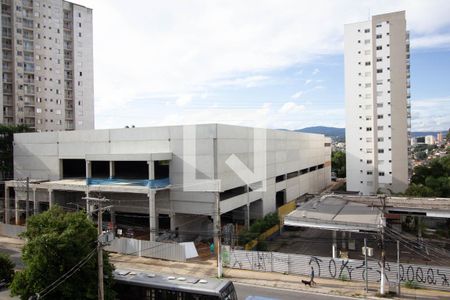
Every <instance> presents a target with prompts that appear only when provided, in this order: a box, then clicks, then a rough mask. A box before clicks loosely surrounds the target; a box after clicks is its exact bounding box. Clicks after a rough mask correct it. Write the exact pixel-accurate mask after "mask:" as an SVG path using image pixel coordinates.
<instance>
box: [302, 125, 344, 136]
mask: <svg viewBox="0 0 450 300" xmlns="http://www.w3.org/2000/svg"><path fill="white" fill-rule="evenodd" d="M294 131H297V132H307V133H320V134H324V135H326V136H329V137H333V138H336V139H345V128H338V127H326V126H314V127H306V128H303V129H296V130H294Z"/></svg>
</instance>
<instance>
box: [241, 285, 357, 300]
mask: <svg viewBox="0 0 450 300" xmlns="http://www.w3.org/2000/svg"><path fill="white" fill-rule="evenodd" d="M234 287H235V288H236V291H237V294H238V298H239V300H241V299H242V300H245V299H246V298H247V297H248V296H259V297H265V298H269V299H277V300H299V299H302V300H303V299H305V300H322V299H323V300H332V299H351V298H349V297H340V296H333V295H325V294H316V293H314V292H311V293H307V292H300V291H289V290H282V289H275V288H266V287H259V286H253V285H246V284H240V283H234ZM311 290H314V288H311ZM250 299H251V298H250Z"/></svg>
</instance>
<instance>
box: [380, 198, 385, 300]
mask: <svg viewBox="0 0 450 300" xmlns="http://www.w3.org/2000/svg"><path fill="white" fill-rule="evenodd" d="M380 200H381V202H382V211H381V278H380V295H382V296H383V295H384V294H385V291H384V286H385V280H384V271H385V268H386V252H385V249H384V248H385V245H384V227H385V226H386V218H385V217H384V216H385V213H386V195H382V196H380Z"/></svg>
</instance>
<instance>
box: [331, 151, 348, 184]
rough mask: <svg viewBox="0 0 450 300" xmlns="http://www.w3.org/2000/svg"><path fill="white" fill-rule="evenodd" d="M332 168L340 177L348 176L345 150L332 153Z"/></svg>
mask: <svg viewBox="0 0 450 300" xmlns="http://www.w3.org/2000/svg"><path fill="white" fill-rule="evenodd" d="M331 170H332V171H333V172H335V173H336V176H337V177H339V178H345V177H346V171H345V152H343V151H333V153H331Z"/></svg>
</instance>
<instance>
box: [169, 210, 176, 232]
mask: <svg viewBox="0 0 450 300" xmlns="http://www.w3.org/2000/svg"><path fill="white" fill-rule="evenodd" d="M169 218H170V231H175V229H176V225H175V213H170V214H169Z"/></svg>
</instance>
